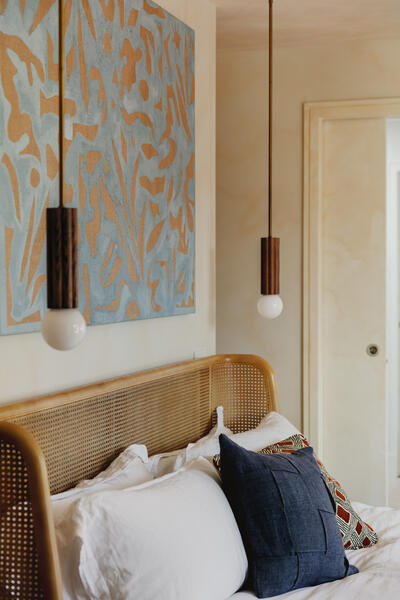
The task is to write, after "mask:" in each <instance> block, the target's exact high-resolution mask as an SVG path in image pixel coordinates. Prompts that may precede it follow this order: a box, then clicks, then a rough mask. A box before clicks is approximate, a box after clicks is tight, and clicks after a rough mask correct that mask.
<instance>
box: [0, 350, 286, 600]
mask: <svg viewBox="0 0 400 600" xmlns="http://www.w3.org/2000/svg"><path fill="white" fill-rule="evenodd" d="M219 405H223V406H224V414H225V423H226V425H227V426H228V427H230V428H231V429H232V430H233V431H234V432H238V431H245V430H247V429H250V428H252V427H255V426H257V425H258V423H259V422H260V420H261V419H262V417H263V416H264V415H265V414H267V413H268V412H269V411H271V410H279V401H278V391H277V385H276V378H275V374H274V372H273V370H272V368H271V367H270V366H269V365H268V363H266V362H265V361H264V360H263V359H261V358H259V357H257V356H252V355H217V356H211V357H208V358H202V359H198V360H193V361H189V362H183V363H178V364H174V365H170V366H165V367H160V368H157V369H152V370H149V371H143V372H139V373H135V374H133V375H128V376H124V377H119V378H116V379H112V380H109V381H104V382H101V383H96V384H92V385H88V386H85V387H81V388H77V389H72V390H67V391H64V392H60V393H56V394H51V395H48V396H43V397H40V398H34V399H31V400H27V401H24V402H19V403H16V404H10V405H6V406H3V407H0V461H1V462H0V598H1V600H8V599H11V598H18V599H19V600H38V599H45V600H61V598H62V586H61V579H60V574H59V563H58V555H57V548H56V542H55V532H54V523H53V521H52V512H51V502H50V493H56V492H60V491H63V490H65V489H68V488H70V487H72V486H74V485H75V484H76V483H77V482H78V481H80V480H81V479H85V478H90V477H93V476H94V475H96V474H97V473H98V472H99V471H100V470H102V469H103V468H104V467H105V466H106V465H107V464H109V463H110V461H111V460H112V459H113V458H115V457H116V456H117V455H118V454H119V453H120V452H121V451H122V450H123V449H124V448H126V447H127V446H128V445H130V444H132V443H143V444H146V445H147V447H148V450H149V454H154V453H158V452H166V451H170V450H174V449H177V448H181V447H184V446H186V445H187V444H188V443H189V442H191V441H195V440H196V439H198V438H199V437H201V436H202V435H204V434H205V433H206V432H207V431H208V430H209V428H210V426H211V425H212V424H213V423H214V422H215V408H216V407H217V406H219Z"/></svg>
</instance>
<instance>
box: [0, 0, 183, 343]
mask: <svg viewBox="0 0 400 600" xmlns="http://www.w3.org/2000/svg"><path fill="white" fill-rule="evenodd" d="M57 22H58V10H57V2H56V0H29V1H28V2H27V1H26V0H1V1H0V195H1V196H0V334H2V335H4V334H13V333H22V332H28V331H36V330H38V329H39V327H40V320H41V318H42V316H43V314H44V311H45V306H46V265H45V209H46V207H48V206H55V205H56V204H57V202H58V156H57V144H58V140H57V135H58V72H57V60H58V58H57V48H58V36H57ZM65 27H66V33H65V53H66V98H65V111H66V139H65V144H66V146H65V147H66V152H67V156H66V173H65V178H66V182H65V190H64V195H65V199H66V201H67V202H66V206H77V207H78V209H79V228H80V239H79V296H80V310H81V311H82V313H83V314H84V316H85V319H86V321H87V322H88V323H89V324H92V325H95V324H104V323H112V322H119V321H126V320H132V319H148V318H153V317H162V316H173V315H184V314H187V313H191V312H194V311H195V36H194V31H193V30H192V29H191V28H190V27H188V26H187V25H185V24H184V23H182V22H181V21H179V20H178V19H176V18H175V17H173V16H172V15H170V14H169V13H168V12H166V11H165V10H164V9H162V8H160V7H159V6H158V5H157V4H155V3H154V2H152V1H151V0H65Z"/></svg>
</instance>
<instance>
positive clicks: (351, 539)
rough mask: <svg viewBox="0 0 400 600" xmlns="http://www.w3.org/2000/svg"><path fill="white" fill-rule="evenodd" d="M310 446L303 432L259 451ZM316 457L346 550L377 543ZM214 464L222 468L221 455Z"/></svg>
mask: <svg viewBox="0 0 400 600" xmlns="http://www.w3.org/2000/svg"><path fill="white" fill-rule="evenodd" d="M306 446H310V444H309V443H308V441H307V440H306V438H305V437H304V435H302V434H301V433H299V434H296V435H292V436H290V437H288V438H286V439H285V440H283V441H281V442H277V443H276V444H271V445H270V446H267V447H266V448H262V449H261V450H259V451H258V452H259V453H261V454H282V453H292V452H295V451H296V450H300V449H301V448H305V447H306ZM314 458H315V460H316V461H317V463H318V466H319V468H320V469H321V473H322V475H323V477H324V480H325V483H326V485H327V487H328V490H329V492H330V494H331V496H332V498H333V500H334V502H335V505H336V520H337V523H338V525H339V529H340V533H341V534H342V539H343V546H344V548H345V549H346V550H360V549H362V548H367V547H368V546H372V545H373V544H376V543H377V541H378V536H377V534H376V532H375V531H374V530H373V529H372V527H370V525H368V523H364V521H363V520H362V519H361V517H359V515H358V514H357V513H356V511H355V510H354V508H353V507H352V505H351V502H350V500H349V497H348V496H347V494H346V492H345V491H344V489H343V488H342V486H341V485H340V483H339V482H338V481H337V480H336V479H334V478H333V477H331V476H330V475H329V473H328V471H327V470H326V469H325V467H324V465H323V464H322V463H321V461H319V460H318V457H317V456H315V453H314ZM214 464H215V466H216V467H217V469H218V470H220V464H219V455H218V454H217V455H216V456H214Z"/></svg>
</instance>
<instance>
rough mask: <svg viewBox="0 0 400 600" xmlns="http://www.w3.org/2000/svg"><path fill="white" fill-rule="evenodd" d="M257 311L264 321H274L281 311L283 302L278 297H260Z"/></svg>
mask: <svg viewBox="0 0 400 600" xmlns="http://www.w3.org/2000/svg"><path fill="white" fill-rule="evenodd" d="M257 310H258V312H259V313H260V315H261V316H262V317H265V318H266V319H276V317H279V315H280V314H281V312H282V310H283V302H282V299H281V297H280V296H278V295H275V294H274V295H268V296H261V298H260V299H259V301H258V303H257Z"/></svg>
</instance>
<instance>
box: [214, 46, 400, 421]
mask: <svg viewBox="0 0 400 600" xmlns="http://www.w3.org/2000/svg"><path fill="white" fill-rule="evenodd" d="M399 56H400V40H382V41H379V40H377V41H353V42H346V43H342V42H340V43H339V42H338V43H332V42H331V43H330V44H326V45H319V46H303V47H280V48H277V52H276V62H275V65H276V71H275V84H276V85H275V90H276V96H275V117H274V126H275V135H274V140H275V153H274V179H273V195H274V231H273V233H274V235H277V236H280V238H281V264H282V266H281V295H282V298H283V301H284V304H285V308H284V313H283V314H282V316H281V317H280V318H279V319H277V320H276V321H265V320H263V319H262V318H261V317H259V316H258V314H257V311H256V303H257V298H258V292H259V286H260V281H259V270H260V263H259V260H260V259H259V254H260V251H259V244H260V241H259V238H260V237H261V236H263V235H265V234H266V174H265V173H266V166H265V164H266V142H265V128H266V110H267V108H266V107H267V104H266V103H267V96H266V70H267V64H266V56H265V51H261V50H260V51H258V50H255V51H241V50H237V49H236V50H222V51H220V52H218V56H217V82H218V84H217V352H253V353H256V354H260V355H261V356H264V357H265V358H266V359H267V360H269V361H270V362H271V364H272V365H273V366H274V368H275V370H276V372H277V375H278V382H279V388H280V396H281V407H282V412H283V413H284V414H285V415H286V416H287V417H288V418H290V419H291V420H292V421H293V422H294V423H295V424H297V425H300V424H301V389H302V381H301V372H302V368H301V366H302V362H301V361H302V357H301V348H302V341H301V321H302V259H301V252H302V179H303V172H302V145H303V140H302V104H303V102H306V101H309V102H310V101H319V100H342V99H358V98H379V97H390V96H398V97H399V96H400V76H399V64H398V60H399Z"/></svg>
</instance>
